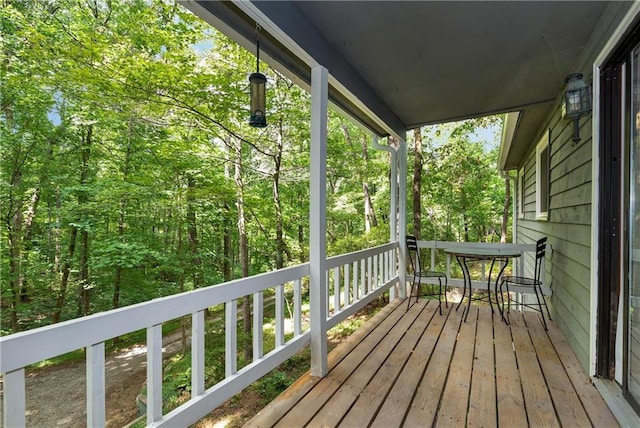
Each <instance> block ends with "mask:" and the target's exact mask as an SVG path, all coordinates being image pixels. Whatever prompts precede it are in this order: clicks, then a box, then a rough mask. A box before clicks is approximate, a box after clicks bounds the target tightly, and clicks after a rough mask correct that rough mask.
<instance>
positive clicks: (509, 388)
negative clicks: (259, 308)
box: [246, 300, 619, 428]
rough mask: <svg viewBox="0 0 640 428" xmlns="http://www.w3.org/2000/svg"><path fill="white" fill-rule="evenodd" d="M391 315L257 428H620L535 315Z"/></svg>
mask: <svg viewBox="0 0 640 428" xmlns="http://www.w3.org/2000/svg"><path fill="white" fill-rule="evenodd" d="M404 303H405V304H402V302H399V303H395V304H391V305H388V306H387V307H385V308H384V309H383V310H382V311H381V312H380V313H378V314H377V315H376V316H375V317H374V318H373V319H372V320H371V321H369V322H368V323H367V324H366V325H365V326H364V327H362V328H360V329H359V330H358V331H357V332H356V333H354V334H353V335H352V336H351V337H350V338H349V340H348V341H346V342H344V343H342V344H341V345H340V346H339V347H338V348H336V349H335V350H334V351H333V352H331V353H330V355H329V373H328V375H327V376H326V377H324V378H314V377H311V376H310V375H309V374H308V373H307V374H306V375H304V376H303V377H301V378H300V379H299V380H298V381H297V382H296V383H294V384H293V385H292V386H291V387H290V388H289V389H288V390H287V391H285V392H284V393H283V394H281V395H280V396H279V397H278V398H276V399H275V400H274V401H273V402H272V403H271V404H269V405H268V406H267V407H266V408H265V409H264V410H263V411H262V412H260V413H259V414H258V415H256V416H255V417H254V418H253V419H252V420H251V421H249V422H248V423H247V425H246V426H250V427H271V426H278V427H303V426H310V427H319V426H326V427H333V426H343V427H366V426H372V427H382V428H390V427H399V426H407V427H427V426H433V425H437V426H456V427H459V426H484V427H493V426H503V427H520V426H544V427H551V426H564V427H583V426H596V427H613V426H619V425H618V423H617V422H616V420H615V418H614V417H613V415H612V414H611V412H610V411H609V409H608V407H607V406H606V405H605V403H604V401H603V400H602V398H601V397H600V395H599V394H598V392H597V390H596V388H595V387H594V386H592V385H591V383H590V381H589V379H588V377H587V376H586V374H585V373H584V372H583V371H582V369H581V367H580V365H579V364H578V361H577V359H576V357H575V355H574V354H573V352H572V351H571V349H570V348H569V345H568V344H567V342H566V340H565V338H564V336H563V335H562V333H561V332H560V331H559V330H558V328H557V327H556V326H555V325H554V323H553V322H550V323H549V331H548V333H547V332H545V330H544V328H543V326H542V323H541V321H540V319H539V318H538V316H537V314H534V313H531V312H526V313H524V312H522V313H521V312H513V311H512V313H511V317H510V318H511V325H506V324H505V323H503V322H501V321H500V316H499V315H498V314H494V315H493V316H492V314H491V310H490V308H489V307H488V306H487V305H479V306H472V307H471V312H470V314H469V317H468V320H467V322H466V323H465V322H462V315H463V314H462V312H463V310H462V307H461V308H460V310H459V311H456V310H455V309H454V310H452V309H451V307H452V306H453V305H449V310H446V311H445V310H444V308H443V314H442V316H440V315H438V311H437V302H435V301H427V300H420V301H419V302H418V303H416V304H414V305H413V306H412V307H411V309H410V310H409V311H405V309H406V301H405V302H404Z"/></svg>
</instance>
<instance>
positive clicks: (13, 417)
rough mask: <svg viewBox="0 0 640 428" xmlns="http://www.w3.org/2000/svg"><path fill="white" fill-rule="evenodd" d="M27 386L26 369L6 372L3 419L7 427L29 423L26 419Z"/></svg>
mask: <svg viewBox="0 0 640 428" xmlns="http://www.w3.org/2000/svg"><path fill="white" fill-rule="evenodd" d="M25 394H26V388H25V380H24V369H23V368H22V369H18V370H14V371H10V372H7V373H5V374H4V394H3V396H2V401H3V407H4V408H3V412H2V413H3V415H2V416H3V417H2V419H3V421H4V426H5V427H23V426H26V425H27V422H26V419H25V411H26V408H27V405H26V395H25Z"/></svg>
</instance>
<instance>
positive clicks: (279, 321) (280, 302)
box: [276, 284, 284, 348]
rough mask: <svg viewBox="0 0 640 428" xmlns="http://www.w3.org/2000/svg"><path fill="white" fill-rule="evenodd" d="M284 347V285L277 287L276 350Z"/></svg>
mask: <svg viewBox="0 0 640 428" xmlns="http://www.w3.org/2000/svg"><path fill="white" fill-rule="evenodd" d="M282 345H284V284H280V285H277V286H276V348H277V347H279V346H282Z"/></svg>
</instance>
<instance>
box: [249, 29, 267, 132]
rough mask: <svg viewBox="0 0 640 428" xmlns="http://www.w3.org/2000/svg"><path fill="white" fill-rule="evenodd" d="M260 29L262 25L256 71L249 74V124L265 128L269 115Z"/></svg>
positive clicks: (257, 50) (257, 38) (258, 41)
mask: <svg viewBox="0 0 640 428" xmlns="http://www.w3.org/2000/svg"><path fill="white" fill-rule="evenodd" d="M259 31H260V27H259V26H256V72H255V73H251V75H250V76H249V91H250V98H251V118H250V119H249V125H251V126H253V127H256V128H264V127H265V126H267V116H266V115H265V110H266V106H265V105H266V97H265V86H266V84H267V78H266V77H265V75H264V74H262V73H260V39H259V37H258V32H259Z"/></svg>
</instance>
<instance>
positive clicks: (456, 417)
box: [436, 306, 478, 427]
mask: <svg viewBox="0 0 640 428" xmlns="http://www.w3.org/2000/svg"><path fill="white" fill-rule="evenodd" d="M477 318H478V310H477V307H475V306H472V307H471V310H470V311H469V317H468V318H467V322H463V323H462V325H461V326H460V333H459V334H458V339H457V340H456V342H457V343H456V347H455V350H454V353H453V359H452V360H451V365H450V367H449V378H448V379H447V383H446V385H445V389H444V392H443V394H442V400H441V401H440V410H439V411H438V419H437V421H436V423H437V425H438V426H442V427H459V426H462V425H464V423H465V421H466V416H467V411H466V410H467V407H468V405H469V391H470V388H471V371H472V369H473V353H474V350H475V343H476V321H477Z"/></svg>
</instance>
